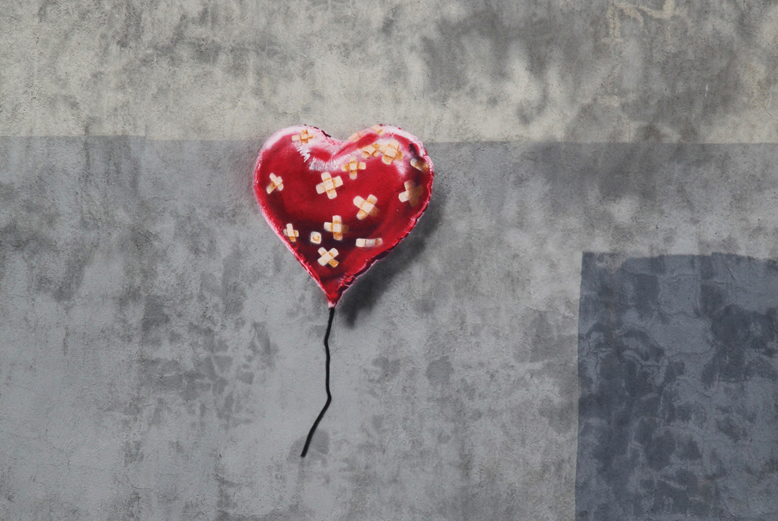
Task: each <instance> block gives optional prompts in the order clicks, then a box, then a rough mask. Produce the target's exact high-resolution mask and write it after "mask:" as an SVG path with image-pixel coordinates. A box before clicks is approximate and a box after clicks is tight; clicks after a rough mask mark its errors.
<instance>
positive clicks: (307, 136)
mask: <svg viewBox="0 0 778 521" xmlns="http://www.w3.org/2000/svg"><path fill="white" fill-rule="evenodd" d="M314 137H315V136H314V135H313V134H311V133H310V132H308V129H307V128H304V129H303V131H302V132H300V134H298V135H295V136H292V141H299V142H300V143H305V144H306V145H307V144H308V141H310V140H312V139H313V138H314Z"/></svg>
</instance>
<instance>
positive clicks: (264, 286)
mask: <svg viewBox="0 0 778 521" xmlns="http://www.w3.org/2000/svg"><path fill="white" fill-rule="evenodd" d="M259 145H260V142H250V143H249V142H215V141H191V142H179V141H145V140H142V139H134V138H45V139H44V138H4V139H2V140H0V294H1V296H2V298H0V434H1V435H0V518H3V519H35V520H47V519H52V520H57V521H62V520H67V519H87V518H95V519H187V520H200V519H203V520H212V519H221V520H246V519H253V520H256V519H299V518H302V517H305V516H307V517H310V518H316V519H351V520H362V519H398V520H403V519H431V520H444V519H445V520H450V519H463V520H464V519H467V520H472V519H489V520H495V519H506V520H508V519H550V520H558V519H569V520H572V519H573V517H574V511H575V459H576V451H577V445H576V438H577V432H578V429H577V414H578V411H577V403H578V380H577V333H578V295H579V288H580V274H581V252H582V251H608V252H617V253H623V254H625V255H629V256H654V255H661V254H667V253H687V254H707V253H710V252H712V251H724V252H730V253H737V254H742V255H751V256H754V257H762V258H764V257H774V258H775V257H778V241H777V240H776V238H777V233H776V232H777V231H778V213H777V212H775V208H776V207H778V176H776V175H775V168H774V166H773V165H775V164H777V162H778V147H775V146H770V145H731V146H690V145H686V146H674V145H672V146H671V145H557V144H525V145H520V144H515V143H484V144H468V143H449V144H438V145H433V146H430V147H429V152H430V155H431V156H432V158H433V159H434V161H435V164H436V165H437V178H436V184H435V187H434V192H433V196H432V203H431V206H430V208H429V210H428V212H427V214H426V215H425V216H424V217H423V218H422V220H421V222H420V224H419V226H418V228H417V229H416V230H415V231H414V232H413V233H412V234H411V235H410V236H409V237H408V239H407V240H406V241H405V242H404V243H403V244H401V245H400V246H399V247H398V248H397V250H396V251H394V252H393V253H392V254H391V255H390V256H389V257H388V258H387V259H385V260H384V261H381V262H380V263H379V264H377V265H376V266H374V267H373V269H372V270H371V271H370V272H368V273H367V274H366V275H365V276H364V277H363V278H362V279H361V280H360V281H359V282H358V283H357V284H356V285H355V286H354V287H352V288H351V289H350V290H349V291H348V292H347V294H346V296H345V297H344V300H343V302H342V303H341V305H340V307H339V309H338V312H337V314H336V317H335V323H334V326H333V333H332V337H331V346H332V348H333V365H332V371H333V382H332V388H333V393H334V401H333V404H332V407H331V408H330V410H329V412H328V414H327V416H326V417H325V419H324V421H323V422H322V424H321V426H320V430H319V432H318V435H317V437H316V438H315V439H314V442H313V446H312V449H311V452H310V454H309V457H308V458H306V459H305V460H301V459H300V458H299V456H298V454H299V451H300V449H301V447H302V443H303V441H304V437H305V434H306V433H307V430H308V428H309V427H310V424H311V422H312V420H313V419H314V417H315V416H316V414H317V412H318V411H319V408H320V407H321V405H322V403H323V400H324V391H323V362H324V354H323V348H322V346H321V340H322V337H323V334H324V328H325V324H326V318H327V309H326V304H325V300H324V297H323V295H322V294H321V292H320V290H319V289H318V288H317V287H316V286H315V285H314V283H313V282H312V281H311V280H310V279H309V277H308V276H307V274H306V273H305V272H304V270H303V269H302V268H301V267H300V266H299V265H298V264H297V263H296V262H295V261H294V259H293V258H292V256H291V255H290V253H289V252H288V251H287V250H286V248H285V247H284V246H283V244H282V243H281V241H280V240H278V239H277V238H276V237H275V236H274V235H273V233H272V232H271V230H270V229H269V227H268V226H267V225H266V224H265V222H264V220H263V219H262V217H261V215H260V214H259V211H258V208H257V205H256V203H255V201H254V199H253V194H252V193H251V190H250V171H251V166H252V163H253V160H254V157H255V154H256V151H257V149H258V147H259Z"/></svg>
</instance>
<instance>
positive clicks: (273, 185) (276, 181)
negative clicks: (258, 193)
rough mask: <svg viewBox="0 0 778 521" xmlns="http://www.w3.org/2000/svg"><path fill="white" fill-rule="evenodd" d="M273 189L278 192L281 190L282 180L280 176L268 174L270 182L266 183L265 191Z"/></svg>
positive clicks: (282, 186) (268, 191)
mask: <svg viewBox="0 0 778 521" xmlns="http://www.w3.org/2000/svg"><path fill="white" fill-rule="evenodd" d="M275 189H278V191H279V192H280V191H281V190H283V189H284V180H283V179H281V176H277V175H275V174H270V184H269V185H267V193H271V192H272V191H273V190H275Z"/></svg>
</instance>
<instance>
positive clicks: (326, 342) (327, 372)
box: [300, 307, 335, 458]
mask: <svg viewBox="0 0 778 521" xmlns="http://www.w3.org/2000/svg"><path fill="white" fill-rule="evenodd" d="M334 316H335V308H334V307H333V308H330V319H329V321H328V322H327V332H326V333H324V352H325V353H326V355H327V362H326V365H325V375H326V376H325V378H324V386H325V388H326V389H327V403H325V404H324V407H323V408H322V410H321V412H320V413H319V416H318V417H317V418H316V421H315V422H313V426H312V427H311V430H310V431H308V438H307V439H306V440H305V447H303V453H302V454H300V457H301V458H304V457H305V455H306V454H308V446H309V445H310V444H311V439H313V433H314V432H316V427H318V426H319V422H320V421H321V419H322V418H323V417H324V413H325V412H327V408H328V407H329V406H330V402H332V394H330V345H329V339H330V330H331V329H332V318H333V317H334Z"/></svg>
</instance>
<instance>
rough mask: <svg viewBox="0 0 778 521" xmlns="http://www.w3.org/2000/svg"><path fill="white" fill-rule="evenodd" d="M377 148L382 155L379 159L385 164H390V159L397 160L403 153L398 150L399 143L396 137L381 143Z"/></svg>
mask: <svg viewBox="0 0 778 521" xmlns="http://www.w3.org/2000/svg"><path fill="white" fill-rule="evenodd" d="M379 149H380V150H381V153H382V154H383V155H384V157H382V158H381V161H383V162H384V163H386V164H387V165H391V164H392V161H394V160H395V159H396V160H397V161H399V160H400V159H402V158H403V153H402V152H400V143H399V142H398V141H397V140H396V139H392V140H391V141H389V142H388V143H386V144H384V145H381V146H380V148H379Z"/></svg>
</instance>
